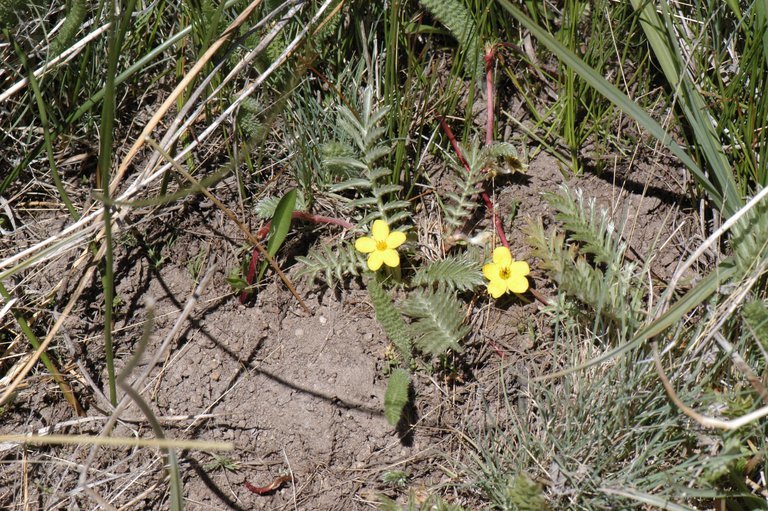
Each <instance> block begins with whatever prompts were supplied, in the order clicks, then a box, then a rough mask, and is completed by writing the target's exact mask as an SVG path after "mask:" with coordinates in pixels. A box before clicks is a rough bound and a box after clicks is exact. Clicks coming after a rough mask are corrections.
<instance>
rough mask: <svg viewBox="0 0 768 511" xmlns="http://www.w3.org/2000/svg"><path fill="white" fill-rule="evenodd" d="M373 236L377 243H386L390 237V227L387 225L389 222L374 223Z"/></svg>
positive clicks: (379, 221) (378, 221)
mask: <svg viewBox="0 0 768 511" xmlns="http://www.w3.org/2000/svg"><path fill="white" fill-rule="evenodd" d="M371 234H373V239H374V240H375V241H386V240H387V237H388V236H389V226H388V225H387V222H385V221H384V220H376V221H375V222H373V227H372V228H371Z"/></svg>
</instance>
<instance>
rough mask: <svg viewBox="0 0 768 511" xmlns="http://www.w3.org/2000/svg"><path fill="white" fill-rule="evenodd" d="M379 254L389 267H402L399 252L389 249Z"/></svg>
mask: <svg viewBox="0 0 768 511" xmlns="http://www.w3.org/2000/svg"><path fill="white" fill-rule="evenodd" d="M378 253H379V254H381V258H382V259H383V260H384V264H386V265H387V266H389V267H391V268H394V267H395V266H399V265H400V255H399V254H398V253H397V250H395V249H393V248H388V249H386V250H381V251H379V252H378Z"/></svg>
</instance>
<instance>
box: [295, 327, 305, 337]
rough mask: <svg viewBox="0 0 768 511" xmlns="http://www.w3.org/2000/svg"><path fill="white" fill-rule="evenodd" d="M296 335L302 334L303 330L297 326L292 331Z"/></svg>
mask: <svg viewBox="0 0 768 511" xmlns="http://www.w3.org/2000/svg"><path fill="white" fill-rule="evenodd" d="M293 333H294V335H296V337H301V336H303V335H304V330H303V329H301V328H297V329H296V331H295V332H293Z"/></svg>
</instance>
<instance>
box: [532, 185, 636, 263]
mask: <svg viewBox="0 0 768 511" xmlns="http://www.w3.org/2000/svg"><path fill="white" fill-rule="evenodd" d="M544 199H545V200H546V201H547V202H548V203H549V204H550V206H552V207H553V208H554V209H555V210H556V211H557V213H556V215H555V218H557V219H558V220H559V221H561V222H562V223H563V227H564V228H565V230H566V232H568V238H569V239H571V240H573V241H578V242H580V243H581V244H582V246H581V251H582V252H584V253H589V254H592V255H593V256H594V258H595V262H597V263H603V264H606V265H608V266H610V267H612V268H614V269H615V268H618V267H619V266H620V265H621V261H622V259H623V257H624V252H625V251H626V249H627V246H626V244H625V243H623V242H621V241H620V238H619V237H618V236H617V235H616V228H615V226H614V224H613V222H611V221H610V219H609V218H608V212H607V211H606V210H605V209H601V210H600V211H598V210H597V206H596V204H595V200H594V199H590V200H588V201H586V200H585V199H584V194H583V192H582V191H581V190H580V189H576V190H575V191H573V192H572V191H571V190H570V189H569V188H568V187H566V186H565V185H563V186H562V187H561V192H560V193H545V194H544Z"/></svg>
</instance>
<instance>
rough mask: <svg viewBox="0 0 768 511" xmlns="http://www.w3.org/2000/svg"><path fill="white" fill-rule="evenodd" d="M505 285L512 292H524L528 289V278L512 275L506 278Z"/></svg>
mask: <svg viewBox="0 0 768 511" xmlns="http://www.w3.org/2000/svg"><path fill="white" fill-rule="evenodd" d="M506 286H507V288H509V290H510V291H512V292H513V293H517V294H520V293H525V292H526V291H528V279H526V278H525V277H523V276H522V275H512V276H511V277H509V278H508V279H507V281H506Z"/></svg>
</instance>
